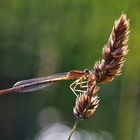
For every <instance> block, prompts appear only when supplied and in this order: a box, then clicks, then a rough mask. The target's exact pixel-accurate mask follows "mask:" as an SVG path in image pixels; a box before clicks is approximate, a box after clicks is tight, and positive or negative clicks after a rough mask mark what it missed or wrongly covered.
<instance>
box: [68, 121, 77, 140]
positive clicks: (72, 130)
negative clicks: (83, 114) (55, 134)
mask: <svg viewBox="0 0 140 140" xmlns="http://www.w3.org/2000/svg"><path fill="white" fill-rule="evenodd" d="M78 122H79V121H76V122H75V124H74V126H73V128H72V129H71V132H70V135H69V137H68V140H70V139H71V136H72V134H73V133H74V131H75V129H76V127H77V124H78Z"/></svg>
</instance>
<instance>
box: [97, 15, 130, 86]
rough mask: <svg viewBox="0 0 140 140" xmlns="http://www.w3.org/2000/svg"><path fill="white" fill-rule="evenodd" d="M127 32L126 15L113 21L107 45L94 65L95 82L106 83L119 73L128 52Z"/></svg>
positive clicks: (127, 22)
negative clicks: (100, 58)
mask: <svg viewBox="0 0 140 140" xmlns="http://www.w3.org/2000/svg"><path fill="white" fill-rule="evenodd" d="M128 33H129V21H128V20H127V18H126V15H124V14H123V15H121V17H120V18H119V19H118V20H117V21H115V24H114V26H113V29H112V32H111V34H110V37H109V40H108V43H107V45H106V46H105V47H104V48H103V51H102V60H101V61H98V62H97V63H96V64H95V66H94V73H95V76H96V82H97V83H102V84H103V83H107V82H110V81H112V80H113V79H114V77H115V76H116V75H120V74H121V71H122V67H123V64H124V61H125V55H126V54H127V52H128V49H127V41H128Z"/></svg>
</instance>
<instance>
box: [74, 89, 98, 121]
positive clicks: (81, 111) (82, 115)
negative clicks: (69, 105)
mask: <svg viewBox="0 0 140 140" xmlns="http://www.w3.org/2000/svg"><path fill="white" fill-rule="evenodd" d="M97 91H98V88H96V87H95V86H93V87H92V88H91V89H88V90H87V91H86V92H85V93H84V94H80V95H79V96H78V97H77V99H76V104H75V107H74V109H73V112H74V115H75V116H76V118H77V119H78V120H83V119H88V118H89V117H91V116H92V114H93V113H94V112H95V111H96V108H97V107H98V105H99V97H98V96H97V95H96V92H97Z"/></svg>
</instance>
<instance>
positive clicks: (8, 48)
mask: <svg viewBox="0 0 140 140" xmlns="http://www.w3.org/2000/svg"><path fill="white" fill-rule="evenodd" d="M122 12H124V13H126V14H127V16H128V18H129V19H130V30H131V32H130V39H129V43H128V44H129V54H128V55H127V58H126V63H125V67H124V68H123V74H122V76H119V77H117V78H116V79H115V80H114V81H113V82H111V83H109V84H107V85H104V86H102V87H101V90H100V91H99V96H100V98H101V101H100V106H99V107H98V109H97V111H96V113H95V114H94V116H93V117H92V118H90V119H88V120H86V121H82V122H81V123H80V124H79V125H78V128H77V130H76V132H75V134H74V135H73V137H72V140H139V139H140V108H139V107H140V86H139V84H140V54H139V53H140V1H139V0H133V1H132V0H125V1H122V0H117V1H112V0H107V1H103V0H4V1H2V0H1V1H0V89H4V88H7V87H11V86H12V85H13V84H14V83H15V82H17V81H19V80H23V79H28V78H34V77H39V76H47V75H51V74H54V73H59V72H66V71H69V70H71V69H77V70H84V69H85V68H88V69H92V67H93V65H94V63H95V62H96V61H97V60H98V59H100V58H101V50H102V47H103V46H104V44H105V43H106V42H107V40H108V37H109V34H110V32H111V29H112V26H113V24H114V21H115V20H116V19H117V18H119V16H120V15H121V14H122ZM72 82H73V81H63V82H58V83H56V84H54V85H52V86H50V87H48V88H46V89H43V90H41V91H37V92H33V93H23V94H16V93H11V94H7V95H2V96H0V140H56V139H57V140H66V139H67V137H68V135H69V132H70V128H71V127H72V126H73V124H74V122H75V118H74V116H73V111H72V109H73V106H74V104H75V96H74V95H73V94H72V92H71V90H70V89H69V85H70V84H71V83H72Z"/></svg>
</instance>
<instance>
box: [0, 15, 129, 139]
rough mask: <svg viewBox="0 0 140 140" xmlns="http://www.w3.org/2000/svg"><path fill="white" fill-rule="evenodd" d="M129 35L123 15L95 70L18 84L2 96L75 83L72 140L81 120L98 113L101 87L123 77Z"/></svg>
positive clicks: (116, 23) (115, 25)
mask: <svg viewBox="0 0 140 140" xmlns="http://www.w3.org/2000/svg"><path fill="white" fill-rule="evenodd" d="M128 34H129V21H128V20H127V18H126V15H125V14H122V15H121V16H120V18H119V19H118V20H116V21H115V23H114V26H113V28H112V31H111V34H110V37H109V39H108V42H107V44H106V45H105V46H104V47H103V50H102V58H101V60H100V61H98V62H96V63H95V65H94V67H93V69H91V70H88V69H85V70H84V71H79V70H71V71H69V72H65V73H58V74H54V75H51V76H47V77H41V78H34V79H28V80H23V81H19V82H17V83H15V84H14V86H13V87H11V88H8V89H4V90H0V95H2V94H6V93H10V92H16V93H22V92H31V91H36V90H40V89H42V88H45V87H47V86H48V85H50V84H52V83H54V82H57V81H62V80H73V79H76V81H74V82H73V83H72V84H71V85H70V89H71V90H72V92H73V93H74V94H75V96H76V103H75V107H74V109H73V112H74V115H75V117H76V119H77V120H76V123H75V125H74V126H73V128H72V130H71V133H70V135H69V138H68V140H70V138H71V136H72V134H73V132H74V130H75V128H76V125H77V123H78V122H79V121H81V120H84V119H88V118H89V117H91V116H92V115H93V113H94V112H95V111H96V108H97V107H98V105H99V97H98V95H97V92H98V90H99V87H98V85H99V84H105V83H108V82H111V81H112V80H113V79H114V77H115V76H116V75H120V74H121V71H122V67H123V65H124V61H125V56H126V54H127V52H128V49H127V41H128Z"/></svg>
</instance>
